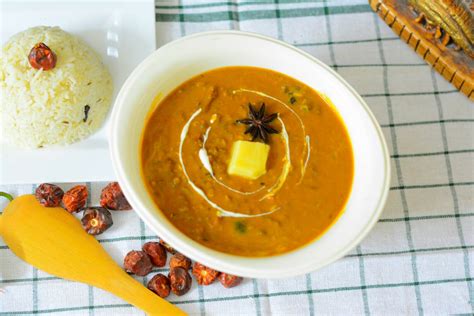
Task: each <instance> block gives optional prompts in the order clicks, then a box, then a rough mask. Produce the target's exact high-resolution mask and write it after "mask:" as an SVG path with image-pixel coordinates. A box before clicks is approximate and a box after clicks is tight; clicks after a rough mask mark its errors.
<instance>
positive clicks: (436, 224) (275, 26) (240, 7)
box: [0, 0, 474, 315]
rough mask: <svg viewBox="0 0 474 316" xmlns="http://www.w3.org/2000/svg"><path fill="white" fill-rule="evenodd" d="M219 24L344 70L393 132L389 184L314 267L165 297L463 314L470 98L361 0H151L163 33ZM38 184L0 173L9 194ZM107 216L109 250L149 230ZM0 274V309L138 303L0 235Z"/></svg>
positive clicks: (222, 305) (469, 301) (471, 218)
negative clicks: (22, 251)
mask: <svg viewBox="0 0 474 316" xmlns="http://www.w3.org/2000/svg"><path fill="white" fill-rule="evenodd" d="M216 29H239V30H243V31H251V32H257V33H262V34H266V35H269V36H272V37H275V38H278V39H281V40H284V41H286V42H289V43H291V44H293V45H295V46H297V47H299V48H302V49H304V50H305V51H307V52H309V53H310V54H312V55H314V56H316V57H317V58H319V59H320V60H322V61H323V62H325V63H327V64H328V65H330V66H331V67H333V69H335V70H336V71H337V72H339V74H341V75H342V76H343V77H344V78H345V79H346V80H347V81H348V82H349V83H350V84H352V85H353V86H354V87H355V88H356V90H357V91H358V92H359V93H360V94H361V95H362V96H363V97H364V99H365V100H366V102H367V103H368V104H369V106H370V108H371V109H372V111H373V112H374V113H375V115H376V117H377V119H378V121H379V122H380V124H381V125H382V128H383V131H384V133H385V137H386V139H387V142H388V144H389V146H390V152H391V155H392V167H393V175H392V184H391V191H390V195H389V199H388V203H387V206H386V208H385V211H384V213H383V215H382V218H381V220H380V221H379V223H378V224H377V225H376V226H375V228H374V229H373V231H372V232H371V233H370V235H369V236H368V237H367V238H366V239H365V240H364V241H363V242H362V243H361V244H360V245H359V246H358V247H357V248H356V249H355V250H354V251H353V252H352V253H351V254H349V255H348V256H346V257H345V258H343V259H341V260H339V261H337V262H336V263H333V264H331V265H330V266H328V267H326V268H324V269H322V270H320V271H317V272H314V273H311V274H307V275H303V276H301V277H296V278H291V279H282V280H249V279H247V280H245V282H244V283H243V284H242V285H241V286H239V287H236V288H233V289H228V290H227V289H226V290H224V289H223V288H222V286H221V285H220V284H213V285H210V286H207V287H197V286H196V285H195V284H194V285H193V287H192V289H191V291H190V292H189V293H188V294H187V295H185V296H182V297H177V296H174V295H171V296H170V297H169V300H170V301H171V302H173V303H174V304H177V305H178V306H179V307H180V308H182V309H183V310H185V311H187V312H189V313H190V314H193V315H318V314H319V315H327V314H331V315H360V314H365V315H369V314H375V315H385V314H392V315H395V314H426V315H446V314H456V315H459V314H466V315H472V314H473V313H474V284H473V276H474V273H473V271H474V251H473V249H474V231H473V230H474V209H473V205H474V203H473V197H474V160H473V158H474V105H473V104H472V103H471V102H470V101H469V100H468V99H467V98H466V97H465V96H464V95H462V94H460V93H459V92H457V91H456V90H455V89H454V88H453V87H452V86H451V85H450V84H449V83H447V82H446V81H445V80H444V79H443V78H442V77H440V76H439V75H438V74H437V73H435V72H434V71H433V70H432V69H431V68H430V67H429V66H428V65H426V64H425V63H424V62H423V61H422V60H421V59H420V58H419V57H418V56H417V55H416V54H415V53H414V52H413V51H412V50H411V49H410V48H409V47H408V46H407V45H406V44H405V43H403V42H402V41H400V40H399V39H398V37H397V36H396V35H395V34H393V33H392V31H391V30H390V29H389V28H388V27H387V26H386V25H385V24H384V23H383V22H382V21H381V20H380V19H379V18H378V17H377V16H376V15H375V14H374V13H372V12H371V10H370V8H369V6H368V4H367V3H366V1H364V0H335V1H327V2H326V1H319V0H317V1H305V0H298V1H297V0H294V1H290V0H280V1H278V0H275V1H266V0H265V1H264V0H262V1H251V0H245V1H240V0H239V1H223V0H203V1H191V0H189V1H157V3H156V31H157V32H156V33H157V39H156V40H157V46H158V47H159V46H161V45H163V44H165V43H167V42H169V41H171V40H173V39H176V38H179V37H181V36H184V35H187V34H191V33H195V32H200V31H207V30H216ZM249 49H251V48H249ZM269 53H271V52H269ZM282 62H284V61H282ZM87 185H89V186H90V189H91V191H92V197H91V202H92V203H97V202H98V195H99V193H100V189H101V188H102V187H103V186H104V185H105V184H104V183H87ZM65 186H66V188H67V186H72V184H68V185H65ZM34 188H35V185H34V184H31V185H18V186H16V185H15V186H3V187H0V189H1V190H5V191H9V192H12V193H13V194H15V195H18V194H22V193H31V192H32V191H33V190H34ZM1 203H2V204H0V208H3V207H4V206H5V205H6V203H4V202H3V201H2V202H1ZM113 216H114V221H115V224H114V226H113V227H112V228H111V229H110V230H109V231H107V232H106V233H104V234H103V235H101V236H100V237H99V238H98V239H99V240H100V241H101V243H102V245H103V246H104V247H105V248H106V249H107V251H108V252H109V253H110V254H111V255H112V256H113V258H114V259H116V260H117V262H119V263H121V262H122V259H123V257H124V255H125V253H126V252H127V251H129V250H131V249H139V248H140V246H141V245H142V244H143V243H144V242H145V241H149V240H155V239H156V236H155V235H154V234H153V233H152V232H151V231H150V230H149V229H147V228H146V227H145V225H144V224H143V222H142V221H140V219H139V218H138V217H137V216H136V215H135V214H134V213H133V212H116V213H114V214H113ZM157 271H166V269H157ZM91 272H92V273H93V267H91ZM139 280H140V281H143V282H146V280H147V278H139ZM0 288H2V290H1V292H0V315H19V314H24V315H25V314H58V315H60V314H64V315H141V314H142V313H141V312H140V311H137V310H136V309H134V308H133V307H131V306H130V305H128V304H126V303H125V302H123V301H121V300H120V299H117V298H115V297H113V296H112V295H110V294H108V293H105V292H103V291H102V290H99V289H95V288H91V287H88V286H87V285H83V284H78V283H73V282H68V281H64V280H61V279H58V278H55V277H52V276H50V275H48V274H45V273H43V272H41V271H38V270H36V269H34V268H32V267H31V266H29V265H27V264H25V263H23V262H21V261H20V260H19V259H17V258H16V257H15V256H14V255H13V254H12V253H11V252H10V251H9V250H8V248H7V247H6V246H5V245H4V244H3V243H1V241H0Z"/></svg>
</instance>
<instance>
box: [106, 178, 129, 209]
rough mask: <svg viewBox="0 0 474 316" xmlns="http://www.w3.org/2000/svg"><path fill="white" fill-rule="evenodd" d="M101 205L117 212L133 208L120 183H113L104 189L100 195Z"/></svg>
mask: <svg viewBox="0 0 474 316" xmlns="http://www.w3.org/2000/svg"><path fill="white" fill-rule="evenodd" d="M100 205H101V206H102V207H105V208H107V209H109V210H116V211H125V210H131V209H132V206H131V205H130V204H129V203H128V201H127V198H126V197H125V195H124V194H123V192H122V188H120V185H119V184H118V182H111V183H109V184H108V185H107V186H106V187H105V188H103V189H102V193H101V194H100Z"/></svg>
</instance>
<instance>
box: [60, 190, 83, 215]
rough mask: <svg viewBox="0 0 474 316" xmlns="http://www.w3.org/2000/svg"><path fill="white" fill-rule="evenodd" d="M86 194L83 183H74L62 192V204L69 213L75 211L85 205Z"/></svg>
mask: <svg viewBox="0 0 474 316" xmlns="http://www.w3.org/2000/svg"><path fill="white" fill-rule="evenodd" d="M88 196H89V193H88V191H87V187H86V186H85V185H76V186H75V187H73V188H71V189H70V190H69V191H67V192H66V193H64V196H63V206H64V208H65V209H66V210H67V211H68V212H70V213H74V212H77V211H79V210H80V209H81V208H83V207H84V206H85V205H86V202H87V197H88Z"/></svg>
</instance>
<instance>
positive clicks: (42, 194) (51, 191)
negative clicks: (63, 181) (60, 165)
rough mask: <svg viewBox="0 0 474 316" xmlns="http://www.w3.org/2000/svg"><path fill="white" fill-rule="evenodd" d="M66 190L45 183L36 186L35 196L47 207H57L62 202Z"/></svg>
mask: <svg viewBox="0 0 474 316" xmlns="http://www.w3.org/2000/svg"><path fill="white" fill-rule="evenodd" d="M63 195H64V191H63V190H62V189H61V188H60V187H58V186H57V185H54V184H50V183H43V184H41V185H40V186H39V187H37V188H36V191H35V196H36V199H37V200H38V202H40V204H41V205H43V206H45V207H56V206H59V205H60V204H61V200H62V198H63Z"/></svg>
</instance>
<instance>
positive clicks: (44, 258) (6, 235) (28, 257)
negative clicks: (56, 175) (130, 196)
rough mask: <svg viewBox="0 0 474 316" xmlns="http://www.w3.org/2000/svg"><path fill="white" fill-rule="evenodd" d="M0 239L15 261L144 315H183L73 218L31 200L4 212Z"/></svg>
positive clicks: (16, 201)
mask: <svg viewBox="0 0 474 316" xmlns="http://www.w3.org/2000/svg"><path fill="white" fill-rule="evenodd" d="M0 236H2V237H3V240H4V241H5V243H6V244H7V245H8V247H9V248H10V249H11V250H12V251H13V252H14V253H15V254H16V255H17V256H18V257H20V258H21V259H22V260H24V261H26V262H28V263H29V264H31V265H33V266H35V267H37V268H38V269H41V270H43V271H45V272H47V273H49V274H52V275H55V276H58V277H60V278H63V279H68V280H72V281H78V282H82V283H87V284H90V285H92V286H95V287H98V288H101V289H103V290H105V291H108V292H110V293H113V294H115V295H116V296H118V297H120V298H122V299H124V300H125V301H127V302H129V303H130V304H132V305H134V306H136V307H138V308H140V309H142V310H143V311H145V312H146V313H147V314H149V315H186V314H185V313H184V312H183V311H181V310H180V309H178V308H177V307H175V306H174V305H172V304H170V303H168V302H167V301H165V300H164V299H162V298H160V297H158V296H157V295H156V294H154V293H153V292H151V291H150V290H148V289H147V288H145V287H144V286H143V285H142V284H141V283H139V282H138V281H136V280H135V279H133V278H132V277H131V276H129V275H128V274H127V273H126V272H125V271H123V270H122V268H120V267H119V266H118V265H117V264H116V263H115V261H114V260H113V259H112V258H111V257H110V256H109V255H108V254H107V253H106V252H105V250H104V249H103V248H102V246H101V245H100V244H99V243H98V242H97V240H96V239H95V238H94V237H92V236H90V235H88V234H87V233H86V232H85V231H84V230H83V228H82V226H81V224H80V223H79V221H78V220H77V219H76V218H75V217H74V216H72V215H71V214H69V213H68V212H66V211H65V210H64V209H62V208H59V207H51V208H46V207H43V206H42V205H41V204H39V203H38V202H37V201H36V198H35V197H34V196H33V195H23V196H20V197H18V198H16V199H14V200H13V201H12V202H11V203H10V204H9V205H8V206H7V207H6V208H5V210H4V211H3V215H1V216H0Z"/></svg>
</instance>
